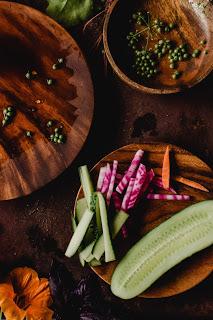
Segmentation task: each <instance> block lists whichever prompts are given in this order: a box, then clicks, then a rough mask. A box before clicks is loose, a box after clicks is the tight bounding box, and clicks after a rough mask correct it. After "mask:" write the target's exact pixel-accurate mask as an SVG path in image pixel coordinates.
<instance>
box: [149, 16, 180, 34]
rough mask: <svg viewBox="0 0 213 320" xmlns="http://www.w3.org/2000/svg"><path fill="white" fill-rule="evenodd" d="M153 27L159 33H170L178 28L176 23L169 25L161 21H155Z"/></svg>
mask: <svg viewBox="0 0 213 320" xmlns="http://www.w3.org/2000/svg"><path fill="white" fill-rule="evenodd" d="M152 26H153V28H154V29H155V30H156V31H157V32H158V33H163V32H164V33H168V32H170V31H172V30H173V29H175V27H176V25H175V24H174V23H170V24H167V23H165V22H164V21H162V20H160V19H155V20H154V21H153V25H152Z"/></svg>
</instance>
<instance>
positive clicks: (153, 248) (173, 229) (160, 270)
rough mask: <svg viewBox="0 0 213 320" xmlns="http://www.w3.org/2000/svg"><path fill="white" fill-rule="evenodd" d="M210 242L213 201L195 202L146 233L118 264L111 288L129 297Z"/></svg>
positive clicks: (121, 295) (212, 226)
mask: <svg viewBox="0 0 213 320" xmlns="http://www.w3.org/2000/svg"><path fill="white" fill-rule="evenodd" d="M212 244H213V200H209V201H204V202H200V203H197V204H194V205H192V206H190V207H188V208H186V209H184V210H182V211H181V212H179V213H177V214H176V215H174V216H173V217H172V218H170V219H168V220H167V221H165V222H163V223H162V224H161V225H159V226H158V227H157V228H155V229H153V230H152V231H151V232H149V233H148V234H147V235H145V236H144V237H143V238H142V239H141V240H140V241H139V242H138V243H136V244H135V245H134V246H133V247H132V248H131V249H130V250H129V252H128V253H127V254H126V256H125V257H124V258H123V259H122V260H121V262H120V263H119V264H118V266H117V268H116V269H115V272H114V274H113V276H112V283H111V290H112V292H113V293H114V294H115V295H116V296H118V297H120V298H122V299H131V298H133V297H136V296H137V295H139V294H141V293H142V292H144V291H145V290H146V289H147V288H149V287H150V286H151V285H152V284H153V283H154V282H155V281H156V280H157V279H158V278H160V277H161V276H162V275H163V274H164V273H165V272H167V271H168V270H169V269H171V268H172V267H174V266H175V265H177V264H178V263H180V262H181V261H182V260H184V259H186V258H188V257H190V256H191V255H193V254H194V253H196V252H198V251H200V250H202V249H204V248H206V247H208V246H210V245H212Z"/></svg>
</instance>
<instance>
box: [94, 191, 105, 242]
mask: <svg viewBox="0 0 213 320" xmlns="http://www.w3.org/2000/svg"><path fill="white" fill-rule="evenodd" d="M95 195H96V207H95V217H96V225H97V232H98V235H99V236H100V235H101V234H102V232H103V230H102V225H101V215H100V207H99V201H98V196H97V192H95Z"/></svg>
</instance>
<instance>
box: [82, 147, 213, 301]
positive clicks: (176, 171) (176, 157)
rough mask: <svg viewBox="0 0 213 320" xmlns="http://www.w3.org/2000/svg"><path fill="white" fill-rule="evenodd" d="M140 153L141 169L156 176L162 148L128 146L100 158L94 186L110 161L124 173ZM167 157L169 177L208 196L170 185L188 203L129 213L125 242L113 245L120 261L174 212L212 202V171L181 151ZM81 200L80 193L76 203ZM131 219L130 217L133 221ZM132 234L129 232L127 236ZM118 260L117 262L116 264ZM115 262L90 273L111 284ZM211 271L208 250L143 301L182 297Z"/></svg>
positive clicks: (145, 205)
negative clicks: (190, 183) (184, 181)
mask: <svg viewBox="0 0 213 320" xmlns="http://www.w3.org/2000/svg"><path fill="white" fill-rule="evenodd" d="M139 149H141V150H144V151H145V154H144V157H143V160H142V162H143V163H144V164H145V165H148V166H149V167H151V168H153V169H154V171H155V172H157V173H156V174H157V175H158V172H159V170H160V169H161V167H162V163H163V157H164V153H165V150H166V145H164V144H132V145H128V146H125V147H122V148H120V149H117V150H115V151H113V152H112V153H110V154H109V155H107V156H106V157H104V158H103V159H102V160H101V161H100V162H99V163H98V164H97V165H96V166H95V167H94V168H93V170H92V178H93V181H94V185H96V182H97V176H98V173H99V170H100V168H101V167H103V166H105V165H106V164H107V163H112V162H113V160H118V162H119V173H123V172H125V171H126V170H127V168H128V166H129V164H130V163H131V160H132V159H133V156H134V154H135V153H136V152H137V150H139ZM170 150H171V151H170V157H171V164H172V172H171V174H172V175H181V176H182V177H185V178H190V179H191V180H193V181H196V182H198V183H200V184H202V185H203V186H205V187H206V188H207V189H208V190H210V192H209V193H207V192H203V191H199V190H196V189H193V188H190V187H188V186H185V185H183V184H181V183H178V184H177V183H175V182H174V181H171V183H172V184H173V185H174V186H175V188H176V190H177V193H178V194H187V195H190V196H191V200H190V201H156V200H152V201H150V200H149V201H144V202H143V201H142V202H141V204H140V205H139V207H138V208H137V209H136V212H135V210H134V211H133V212H131V213H130V218H129V219H130V221H129V223H128V224H129V237H128V238H127V239H126V240H123V239H122V238H120V239H119V240H118V243H117V248H116V249H117V254H118V257H119V258H121V257H122V256H123V255H124V253H125V252H127V250H128V249H129V248H130V247H131V245H132V244H133V243H135V242H136V241H137V240H139V239H140V238H141V237H142V236H143V235H145V234H146V233H147V232H149V231H151V230H152V229H153V228H155V227H157V226H158V225H159V224H160V223H162V222H163V221H165V220H167V219H168V218H169V217H171V216H172V215H173V214H175V213H176V212H178V211H180V210H182V209H184V208H186V207H188V206H189V205H191V204H193V203H196V202H199V201H203V200H208V199H212V198H213V171H212V169H211V168H210V167H209V166H208V165H207V164H205V163H204V162H203V161H202V160H200V159H199V158H198V157H196V156H194V155H192V154H191V153H189V152H187V151H185V150H184V149H181V148H179V147H176V146H173V145H170ZM82 196H83V194H82V190H81V189H80V191H79V193H78V196H77V199H79V198H81V197H82ZM133 215H134V217H133ZM131 230H132V232H131ZM119 258H118V260H119ZM117 263H118V261H116V262H112V263H107V264H104V265H103V266H100V267H95V268H93V270H94V271H95V273H97V274H98V276H99V277H100V278H102V279H103V280H104V281H106V282H107V283H110V282H111V277H112V274H113V271H114V269H115V267H116V265H117ZM212 271H213V250H212V248H208V249H206V250H204V251H203V252H201V253H199V254H196V255H194V256H193V257H191V258H189V259H187V260H186V261H184V262H183V263H181V264H180V265H178V266H177V267H175V268H174V269H173V270H171V271H170V272H168V273H167V274H166V275H165V276H163V277H162V278H161V279H159V280H158V282H156V284H154V285H153V286H152V288H150V289H149V290H147V291H146V292H145V293H143V294H142V296H143V297H147V298H162V297H169V296H173V295H176V294H179V293H182V292H184V291H186V290H188V289H191V288H192V287H194V286H195V285H197V284H198V283H200V282H201V281H202V280H204V279H205V278H207V277H208V276H209V275H210V274H211V272H212Z"/></svg>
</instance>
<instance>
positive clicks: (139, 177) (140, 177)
mask: <svg viewBox="0 0 213 320" xmlns="http://www.w3.org/2000/svg"><path fill="white" fill-rule="evenodd" d="M145 180H146V167H145V166H144V165H143V164H140V165H139V168H138V171H137V173H136V178H135V182H134V186H133V189H132V192H131V196H130V200H129V204H128V209H131V208H133V207H134V206H135V204H136V202H137V199H138V197H139V196H140V192H141V189H142V187H143V184H144V182H145Z"/></svg>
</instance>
